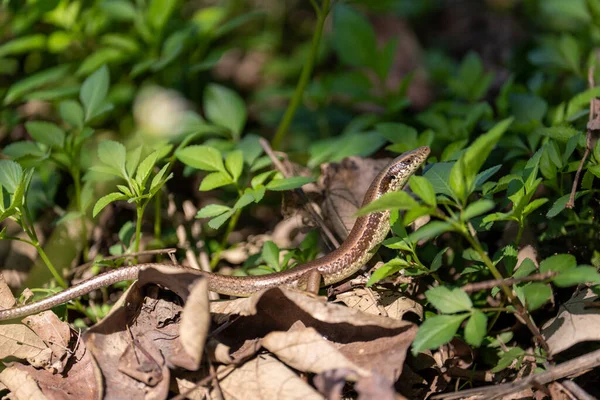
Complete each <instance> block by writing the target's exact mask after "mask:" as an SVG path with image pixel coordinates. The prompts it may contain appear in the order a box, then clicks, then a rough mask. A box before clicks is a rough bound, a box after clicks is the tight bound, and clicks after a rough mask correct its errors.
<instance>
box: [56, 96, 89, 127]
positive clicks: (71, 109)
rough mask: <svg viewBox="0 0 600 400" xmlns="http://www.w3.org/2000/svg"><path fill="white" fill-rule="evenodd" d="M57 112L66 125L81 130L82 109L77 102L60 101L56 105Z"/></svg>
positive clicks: (83, 116)
mask: <svg viewBox="0 0 600 400" xmlns="http://www.w3.org/2000/svg"><path fill="white" fill-rule="evenodd" d="M58 112H59V113H60V117H61V118H62V119H63V121H65V122H66V123H67V124H69V125H71V126H72V127H74V128H80V129H81V128H83V120H84V118H85V115H84V113H83V108H82V107H81V105H80V104H79V102H78V101H75V100H65V101H62V102H61V103H60V104H59V105H58Z"/></svg>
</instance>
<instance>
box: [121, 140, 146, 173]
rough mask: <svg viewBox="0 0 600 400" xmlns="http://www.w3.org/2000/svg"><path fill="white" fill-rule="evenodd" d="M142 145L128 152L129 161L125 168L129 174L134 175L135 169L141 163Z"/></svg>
mask: <svg viewBox="0 0 600 400" xmlns="http://www.w3.org/2000/svg"><path fill="white" fill-rule="evenodd" d="M142 147H143V146H138V147H136V148H135V149H133V150H131V151H129V152H127V156H126V157H127V161H126V162H125V170H126V171H127V175H129V176H133V174H134V173H135V170H136V169H137V167H138V164H139V163H140V157H141V156H142Z"/></svg>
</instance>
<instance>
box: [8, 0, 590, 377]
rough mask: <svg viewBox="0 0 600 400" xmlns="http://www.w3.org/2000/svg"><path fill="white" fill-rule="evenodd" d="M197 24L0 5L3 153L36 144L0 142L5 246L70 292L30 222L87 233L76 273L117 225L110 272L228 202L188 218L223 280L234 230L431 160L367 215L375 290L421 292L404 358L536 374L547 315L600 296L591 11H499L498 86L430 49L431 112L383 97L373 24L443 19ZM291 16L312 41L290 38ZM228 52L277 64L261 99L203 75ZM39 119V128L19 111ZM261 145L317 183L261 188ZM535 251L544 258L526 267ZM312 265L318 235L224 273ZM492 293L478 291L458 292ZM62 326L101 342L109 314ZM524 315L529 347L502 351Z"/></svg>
mask: <svg viewBox="0 0 600 400" xmlns="http://www.w3.org/2000/svg"><path fill="white" fill-rule="evenodd" d="M192 3H193V2H185V1H179V0H148V1H132V0H131V1H130V0H98V1H83V0H70V1H69V0H39V1H25V2H22V1H10V0H9V1H3V2H2V4H3V5H4V8H3V9H2V11H1V16H2V18H3V20H4V21H5V25H4V26H3V28H2V31H1V35H2V36H1V42H2V44H1V45H0V77H1V80H0V97H1V101H2V106H3V108H2V112H1V114H0V117H1V119H2V126H3V128H4V130H5V131H6V132H18V131H19V130H21V131H23V130H24V132H26V134H21V135H20V136H19V135H16V136H15V137H18V140H13V137H12V136H6V135H5V136H0V140H2V153H1V154H2V160H0V185H1V196H0V221H3V220H6V219H11V220H13V221H14V222H16V224H18V225H19V226H20V228H21V229H22V231H23V232H24V235H20V236H18V235H15V234H12V233H11V234H9V233H8V228H7V226H6V225H4V228H3V229H2V230H1V232H0V239H3V240H18V241H22V242H25V243H28V244H29V245H31V246H34V247H35V248H36V250H37V251H38V253H39V256H40V258H41V259H42V260H43V262H44V263H45V264H46V265H47V267H48V271H49V273H50V276H49V278H48V279H49V280H52V281H54V282H55V283H56V284H57V285H59V286H62V287H66V286H67V283H66V282H65V281H64V279H63V272H64V271H63V270H62V268H63V267H64V266H62V265H61V266H58V265H54V264H53V263H52V260H50V259H49V257H48V256H47V255H46V253H45V252H44V248H43V246H42V244H41V242H40V240H39V238H38V236H37V234H36V229H35V225H36V223H38V221H40V220H41V219H42V217H44V216H45V217H46V218H45V220H47V219H48V218H47V216H48V215H51V216H52V228H56V227H58V226H61V225H62V224H75V225H76V226H78V227H79V230H78V232H80V235H79V239H78V240H80V241H81V245H82V248H83V252H82V257H81V260H79V261H81V262H86V261H89V260H87V254H88V250H89V246H90V244H91V242H90V226H92V224H98V223H99V216H100V215H101V214H102V213H103V212H105V209H106V207H109V206H111V205H116V206H117V207H119V210H120V214H119V218H116V221H117V222H116V223H115V224H113V225H111V226H112V229H114V232H105V235H106V236H108V237H111V238H112V239H111V240H112V242H110V243H108V244H107V245H106V247H105V248H106V252H108V253H110V254H111V255H119V254H126V253H133V252H137V251H139V250H140V248H141V243H142V239H143V238H144V237H147V238H149V241H147V246H146V248H166V247H172V246H176V245H177V239H176V237H175V234H174V231H175V229H176V226H174V225H173V221H170V220H169V219H166V218H162V217H161V213H162V211H163V210H166V209H167V205H168V202H169V198H171V199H173V198H174V199H175V200H174V201H175V203H176V204H177V205H178V206H181V203H182V202H183V201H184V200H185V199H193V198H194V197H195V196H198V193H195V192H197V191H199V192H201V193H200V194H199V197H202V196H205V195H206V196H208V195H210V198H211V199H213V200H215V199H218V201H216V200H215V201H214V202H212V203H211V204H207V205H204V206H203V207H202V208H200V209H199V210H198V212H197V215H196V218H197V219H200V220H201V222H202V226H203V228H204V230H203V235H205V236H203V243H204V248H203V249H202V251H205V252H206V253H207V254H208V256H209V258H210V264H211V266H212V267H213V268H216V267H217V266H218V263H219V261H220V259H221V254H222V252H223V251H225V250H227V249H229V248H231V246H232V245H231V244H230V238H231V235H232V234H233V233H234V232H236V231H238V230H240V229H241V227H242V226H241V225H242V223H243V221H252V217H253V216H254V215H255V211H256V209H257V208H258V207H263V208H265V207H267V208H270V209H272V213H273V214H276V213H278V210H277V204H278V201H279V198H280V192H283V191H289V190H294V189H297V188H300V187H302V186H303V185H305V184H307V183H310V182H314V181H316V178H317V177H318V173H319V167H320V166H321V165H322V164H323V163H326V162H334V161H339V160H341V159H343V158H344V157H347V156H351V155H359V156H363V157H369V156H373V155H374V154H375V153H377V155H378V156H380V155H383V154H385V155H396V154H400V153H402V152H404V151H407V150H410V149H414V148H416V147H419V146H430V147H431V149H432V153H431V154H432V155H431V156H430V158H429V160H428V161H427V164H426V165H425V167H424V170H423V173H422V175H421V176H414V177H412V178H411V180H410V183H409V186H410V190H411V192H412V194H409V193H408V192H398V193H390V194H387V195H385V196H383V197H382V198H381V199H379V200H377V201H376V202H374V203H372V204H370V205H368V206H367V207H365V208H364V209H362V210H361V211H360V212H359V213H363V214H366V213H368V212H373V211H379V210H392V211H393V212H392V221H391V222H392V231H393V234H392V235H391V236H390V237H389V238H388V239H386V240H385V242H384V243H383V246H384V247H386V248H387V249H390V250H389V251H387V252H383V254H385V255H386V259H385V260H384V261H385V263H384V265H383V266H382V267H381V268H379V269H378V270H376V271H375V272H374V273H373V274H372V275H371V276H370V279H369V282H368V285H369V286H371V287H373V288H375V289H378V288H380V287H389V286H390V282H392V281H393V280H394V279H393V278H395V277H397V276H398V275H399V274H401V275H403V276H404V277H408V278H410V280H409V281H411V282H422V283H424V284H423V285H420V286H421V287H422V288H426V289H425V290H424V297H423V300H422V303H423V305H424V306H425V310H426V311H425V316H424V318H423V321H422V322H421V325H420V329H419V332H418V334H417V338H416V339H415V341H414V343H413V345H412V352H413V354H417V353H419V352H421V351H425V350H429V349H436V348H438V347H439V346H441V345H444V344H446V343H448V342H450V341H451V340H452V339H453V338H456V337H458V338H460V339H462V340H464V341H465V342H466V343H468V344H469V345H470V346H472V348H474V349H479V350H481V354H484V355H486V356H485V357H481V359H477V361H476V362H477V363H478V364H477V366H478V367H481V368H488V369H492V371H494V372H496V371H500V370H502V369H505V368H514V367H515V366H516V365H519V363H520V362H521V361H522V360H523V358H524V357H526V356H532V355H533V356H534V357H535V359H536V360H537V362H538V363H539V365H543V363H544V361H546V360H547V357H548V349H547V347H546V345H545V343H544V342H543V340H542V341H540V340H539V339H540V338H539V327H540V326H541V324H540V322H543V320H540V318H545V317H544V312H545V311H548V310H551V309H552V307H553V305H552V304H550V299H551V298H552V296H553V295H555V294H557V293H560V294H561V295H563V296H564V293H566V292H565V289H563V288H574V287H575V286H577V285H581V284H587V285H590V286H592V289H593V290H595V291H597V289H598V287H596V286H594V285H596V284H598V283H600V275H599V274H598V268H599V267H600V253H599V251H600V240H599V236H598V231H599V228H600V223H599V222H598V220H599V209H600V203H599V198H600V197H599V195H598V194H599V192H600V184H599V183H598V182H599V179H600V141H595V140H589V137H591V138H594V137H595V138H597V132H595V131H590V132H589V133H588V132H587V130H586V129H587V126H588V122H589V121H592V123H591V125H590V126H592V127H593V126H594V125H593V122H594V121H596V122H597V120H595V119H594V117H595V116H594V115H592V116H590V114H589V112H590V102H593V101H594V99H595V98H596V97H597V96H598V95H599V94H600V88H598V87H590V85H589V83H588V81H589V79H588V71H591V72H590V76H591V77H592V78H593V79H594V80H595V81H599V80H600V79H599V78H600V76H598V73H597V72H596V71H597V68H596V69H594V68H595V66H596V64H597V59H596V50H595V49H596V48H597V47H598V45H599V44H600V2H598V1H597V0H588V1H584V0H581V1H579V0H578V1H575V0H573V1H571V2H561V1H542V0H538V1H534V0H529V1H524V2H522V3H523V4H522V5H521V6H520V7H517V6H514V8H510V6H509V7H508V8H507V9H501V10H498V9H492V10H489V11H490V12H492V13H500V14H502V13H506V14H509V15H511V16H512V18H514V19H515V20H516V21H517V22H518V23H520V24H521V26H523V27H524V30H525V32H526V39H525V40H522V41H520V42H518V43H517V44H515V46H514V49H513V50H514V51H513V52H512V53H511V56H510V58H509V59H507V60H505V61H504V62H503V64H502V65H501V66H500V67H501V68H502V71H503V72H504V74H503V75H502V76H499V75H495V73H494V72H493V70H492V69H490V68H489V66H487V65H486V64H485V61H484V59H482V57H481V56H480V55H479V54H477V52H474V51H467V52H462V53H461V54H453V53H451V52H449V51H446V49H445V48H444V47H443V46H441V45H439V44H437V42H436V40H435V37H434V38H432V37H427V40H428V41H429V42H430V44H427V45H426V46H425V47H424V48H423V49H422V50H423V60H424V61H423V63H424V67H423V68H424V70H425V71H420V72H421V73H423V72H425V73H426V75H427V76H428V79H429V81H430V83H431V85H432V92H433V94H434V96H433V98H434V100H432V101H431V102H430V103H429V104H428V105H427V106H426V107H424V108H418V107H415V106H414V105H413V104H412V103H411V100H410V97H409V87H410V86H411V84H412V83H413V81H414V80H415V79H416V76H417V75H418V74H417V71H415V73H411V74H407V75H405V76H403V78H402V79H401V80H400V82H399V83H398V84H397V85H391V84H390V83H389V82H390V79H391V78H392V74H393V73H394V68H393V65H394V60H395V58H396V57H397V44H398V41H399V39H398V38H392V39H388V40H383V41H382V40H378V38H377V35H376V32H375V29H374V25H373V23H372V19H369V18H368V17H367V16H370V17H371V18H375V17H376V16H378V15H380V14H382V13H383V14H385V13H394V14H397V15H399V16H402V17H404V18H406V19H407V21H409V22H410V23H411V24H418V23H419V21H421V20H423V19H424V18H428V17H431V16H432V15H436V13H438V12H440V10H439V9H437V8H436V7H438V6H436V4H435V2H426V1H424V2H408V1H385V2H381V4H377V5H374V4H370V2H367V1H357V2H342V1H339V2H335V3H334V4H333V5H330V3H329V1H323V2H321V3H318V4H317V2H312V3H311V4H312V6H313V7H312V8H311V7H310V6H309V4H308V2H307V4H305V5H295V6H290V7H291V8H294V7H297V8H298V10H296V9H293V10H287V9H285V7H284V6H281V8H277V9H252V7H251V5H250V4H249V3H248V4H246V2H230V3H228V4H227V5H215V6H210V7H204V8H203V7H198V6H194V5H193V4H192ZM417 3H419V5H417ZM508 3H510V2H508ZM482 4H483V3H482ZM330 6H331V7H330ZM482 7H485V6H482ZM489 7H491V6H489ZM292 11H297V12H302V13H304V14H302V15H312V16H314V17H313V20H311V21H310V23H302V24H297V26H296V25H294V24H292V26H290V27H288V26H287V25H286V23H285V22H286V20H287V18H290V15H293V12H292ZM540 15H543V16H544V21H545V24H544V25H543V26H540V25H539V22H535V21H539V18H538V17H539V16H540ZM327 16H329V18H330V22H331V26H330V27H329V29H326V30H325V31H324V32H322V31H321V28H323V23H324V20H325V18H326V17H327ZM7 21H8V22H7ZM288 22H289V21H288ZM319 27H320V28H319ZM424 42H426V40H425V39H424ZM236 51H237V52H243V53H244V52H245V53H246V54H267V61H266V62H265V63H264V64H263V65H262V66H261V74H260V76H259V77H258V78H257V80H258V82H255V83H254V84H253V85H252V84H248V85H242V84H241V83H240V82H239V81H236V79H235V77H233V75H232V73H230V74H229V75H228V76H225V77H224V75H219V76H220V78H217V77H216V76H217V75H216V74H213V73H212V72H214V71H216V70H217V69H219V68H221V69H223V68H225V67H224V66H223V65H222V63H223V59H224V58H226V57H228V56H231V54H235V53H236ZM238 62H240V60H238ZM221 72H222V71H221ZM230 72H231V71H230ZM157 99H158V100H157ZM157 101H158V102H159V103H158V104H159V105H158V106H156V102H157ZM153 102H155V103H153ZM36 104H37V105H40V104H41V105H43V106H44V107H42V108H44V109H45V111H43V112H26V111H25V109H26V108H27V107H26V106H28V105H29V106H32V107H33V105H36ZM288 104H289V106H288ZM365 104H366V105H368V107H362V106H361V105H365ZM365 110H370V111H365ZM275 132H277V133H276V136H274V135H275ZM586 134H587V135H586ZM273 136H274V137H275V140H274V141H273V143H272V145H273V147H274V149H275V150H282V151H285V152H286V154H287V155H288V156H289V157H290V158H291V159H292V160H294V161H297V162H299V163H301V164H303V165H306V166H307V167H308V168H309V169H310V170H311V171H312V177H287V178H286V177H284V176H283V175H282V174H281V173H280V172H278V171H277V170H276V169H274V168H273V165H272V160H271V158H270V157H269V156H267V154H265V152H264V149H263V146H262V145H261V143H260V138H261V137H265V138H267V139H271V138H273ZM586 147H589V151H587V152H586ZM584 154H586V158H585V159H584ZM582 160H584V161H583V162H582ZM578 168H579V169H580V171H579V174H578V172H577V171H578ZM198 178H200V179H198ZM192 183H194V184H195V186H194V187H193V188H191V189H190V187H191V184H192ZM572 188H575V189H574V193H573V194H571V191H572ZM571 197H572V199H573V200H574V204H569V200H570V198H571ZM123 215H124V217H123ZM415 221H417V222H419V224H418V226H419V228H418V229H415V225H414V223H415ZM244 223H245V222H244ZM261 228H262V226H261ZM532 238H533V239H532ZM525 245H531V246H533V247H534V248H535V249H536V251H537V254H538V259H537V260H532V259H525V261H523V262H522V263H521V264H519V265H518V268H517V256H518V255H519V251H520V249H521V248H522V247H523V246H525ZM319 249H320V248H319V240H318V234H317V233H316V232H313V233H311V234H309V235H308V236H307V237H306V239H304V241H303V242H302V243H301V245H300V246H299V247H298V248H295V249H280V248H278V247H277V245H275V244H274V243H273V242H271V241H268V242H266V243H265V244H264V246H263V248H262V251H260V252H259V253H257V254H256V255H254V256H251V257H250V259H248V261H247V262H246V263H245V264H244V265H243V266H242V267H241V268H240V269H239V270H236V273H237V274H264V273H271V272H274V271H281V270H284V269H286V268H290V267H292V266H293V264H294V263H303V262H306V261H309V260H311V259H314V258H315V257H317V255H318V254H319V251H320V250H319ZM280 254H283V256H282V257H280ZM120 263H122V261H121V262H117V263H116V264H117V265H120ZM98 265H104V264H98ZM97 269H98V270H100V268H97ZM528 277H534V278H532V279H530V280H528ZM507 278H515V279H514V281H506V282H502V280H503V279H507ZM491 280H496V281H497V283H496V284H495V285H494V286H492V287H490V288H486V289H481V290H476V291H469V292H467V291H466V290H465V289H464V288H465V287H466V285H469V284H473V283H477V282H484V281H491ZM411 285H412V283H410V282H409V283H403V284H401V285H399V286H397V287H395V290H399V291H410V290H412V289H411ZM50 286H52V285H50ZM572 291H573V289H568V293H572ZM43 294H44V295H45V294H46V291H44V293H43ZM490 296H491V297H493V298H494V299H496V300H497V303H498V304H496V305H493V306H492V305H490V304H489V301H488V298H489V297H490ZM69 307H71V308H75V309H76V310H78V311H79V312H82V313H84V314H85V316H86V317H87V318H88V319H89V320H90V321H91V322H93V321H95V320H97V318H99V317H102V316H103V315H104V314H105V313H106V312H107V308H103V307H104V306H102V307H98V308H97V309H94V310H91V309H90V307H87V306H84V305H82V304H80V303H76V304H73V305H70V306H69ZM514 315H517V316H518V318H519V320H521V321H523V322H522V323H523V324H524V325H525V326H526V327H527V334H526V335H525V337H518V338H517V337H514V336H513V334H512V333H510V332H506V331H505V329H504V328H505V327H506V326H508V325H510V322H508V323H507V320H508V321H514V319H515V317H514ZM536 329H538V331H536ZM515 360H516V361H517V363H514V361H515Z"/></svg>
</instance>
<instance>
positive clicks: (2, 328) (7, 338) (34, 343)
mask: <svg viewBox="0 0 600 400" xmlns="http://www.w3.org/2000/svg"><path fill="white" fill-rule="evenodd" d="M46 349H48V346H46V343H44V341H43V340H42V339H41V338H40V337H39V336H38V335H36V334H35V332H33V331H32V330H31V329H29V328H28V327H26V326H25V325H22V324H7V325H0V359H4V358H6V357H15V358H20V359H28V360H29V359H33V358H34V357H37V356H39V355H40V353H42V352H43V351H44V350H46Z"/></svg>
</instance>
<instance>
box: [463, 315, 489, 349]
mask: <svg viewBox="0 0 600 400" xmlns="http://www.w3.org/2000/svg"><path fill="white" fill-rule="evenodd" d="M486 333H487V316H486V315H485V314H484V313H482V312H481V311H479V310H473V311H472V312H471V318H469V320H468V321H467V325H466V326H465V340H466V341H467V343H469V344H470V345H471V346H475V347H479V346H481V342H483V339H484V338H485V334H486Z"/></svg>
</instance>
